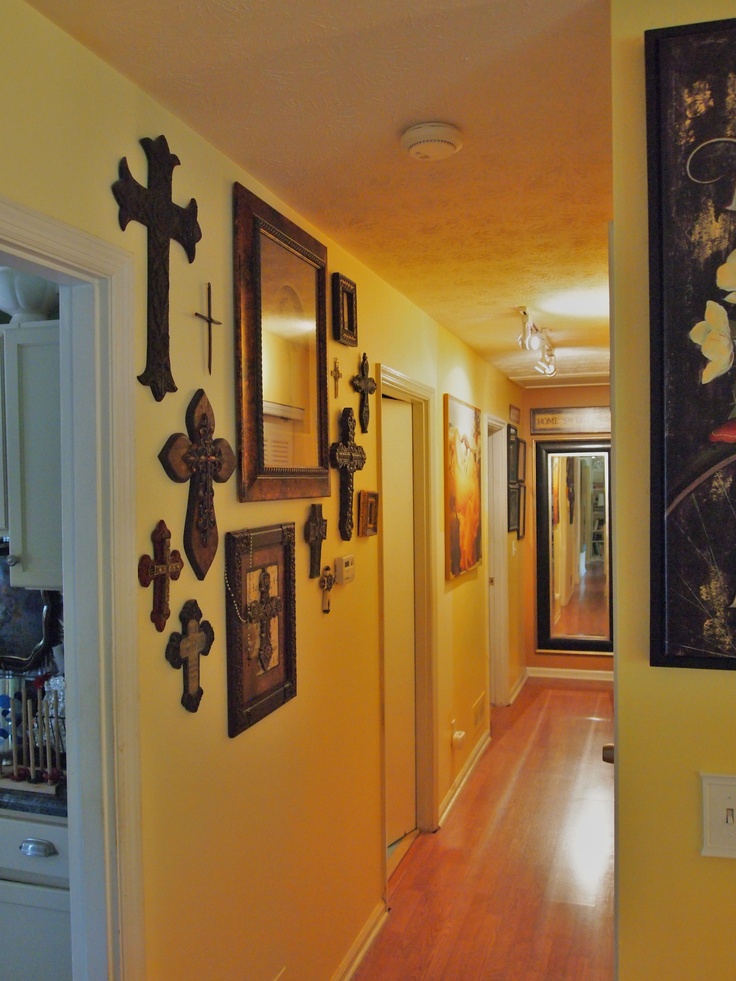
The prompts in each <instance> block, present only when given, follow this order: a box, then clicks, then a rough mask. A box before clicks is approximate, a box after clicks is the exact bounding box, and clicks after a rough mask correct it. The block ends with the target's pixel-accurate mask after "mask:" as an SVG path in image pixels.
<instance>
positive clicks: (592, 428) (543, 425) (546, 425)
mask: <svg viewBox="0 0 736 981" xmlns="http://www.w3.org/2000/svg"><path fill="white" fill-rule="evenodd" d="M531 411H532V417H531V431H532V435H533V436H546V435H547V434H551V433H610V431H611V409H610V408H609V406H607V405H593V406H585V407H581V408H577V409H532V410H531Z"/></svg>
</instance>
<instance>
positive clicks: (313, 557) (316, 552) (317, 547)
mask: <svg viewBox="0 0 736 981" xmlns="http://www.w3.org/2000/svg"><path fill="white" fill-rule="evenodd" d="M325 538H327V518H323V517H322V505H321V504H313V505H312V506H311V508H310V509H309V518H308V519H307V523H306V524H305V525H304V541H305V542H306V543H307V544H308V545H309V578H310V579H317V578H318V577H319V570H320V566H321V565H322V542H323V541H324V540H325Z"/></svg>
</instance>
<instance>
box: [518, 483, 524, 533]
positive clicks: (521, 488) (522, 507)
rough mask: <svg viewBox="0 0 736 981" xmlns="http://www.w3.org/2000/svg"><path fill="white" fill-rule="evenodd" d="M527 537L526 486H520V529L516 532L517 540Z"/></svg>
mask: <svg viewBox="0 0 736 981" xmlns="http://www.w3.org/2000/svg"><path fill="white" fill-rule="evenodd" d="M524 535H526V484H519V527H518V528H517V531H516V537H517V538H523V537H524Z"/></svg>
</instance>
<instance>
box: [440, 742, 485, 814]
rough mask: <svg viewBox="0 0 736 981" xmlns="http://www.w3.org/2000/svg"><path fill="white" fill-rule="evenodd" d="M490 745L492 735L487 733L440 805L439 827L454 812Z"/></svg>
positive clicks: (476, 745) (475, 747)
mask: <svg viewBox="0 0 736 981" xmlns="http://www.w3.org/2000/svg"><path fill="white" fill-rule="evenodd" d="M490 743H491V734H490V733H489V732H486V733H485V734H484V735H483V736H482V738H481V739H479V740H478V742H477V743H476V744H475V746H474V747H473V752H472V753H471V754H470V756H469V757H468V758H467V760H466V761H465V765H464V766H463V768H462V769H461V770H460V772H459V773H458V775H457V776H456V777H455V780H454V782H453V784H452V786H451V787H450V789H449V790H448V792H447V794H446V795H445V797H444V799H443V800H442V803H441V804H440V819H439V825H438V826H439V827H442V825H443V824H444V823H445V821H446V820H447V815H448V814H449V813H450V811H451V810H452V807H453V805H454V803H455V801H456V800H457V798H458V795H459V793H460V791H461V790H462V789H463V787H464V786H465V784H466V782H467V780H468V777H469V776H470V774H471V773H472V772H473V770H474V769H475V768H476V766H477V765H478V760H479V759H480V758H481V756H482V755H483V754H484V753H485V751H486V750H487V749H488V747H489V745H490Z"/></svg>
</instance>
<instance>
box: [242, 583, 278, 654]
mask: <svg viewBox="0 0 736 981" xmlns="http://www.w3.org/2000/svg"><path fill="white" fill-rule="evenodd" d="M282 609H283V603H282V602H281V597H280V596H272V595H271V575H270V573H269V571H268V569H261V570H260V575H259V577H258V599H257V600H253V601H252V602H251V603H249V604H248V606H247V608H246V611H245V618H246V620H247V621H248V623H257V624H258V626H259V628H260V629H259V634H260V637H259V643H258V662H259V664H260V665H261V668H262V670H263V671H268V669H269V668H270V666H271V660H272V659H273V642H272V640H271V621H272V620H275V619H277V618H278V616H279V614H280V613H281V610H282Z"/></svg>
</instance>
